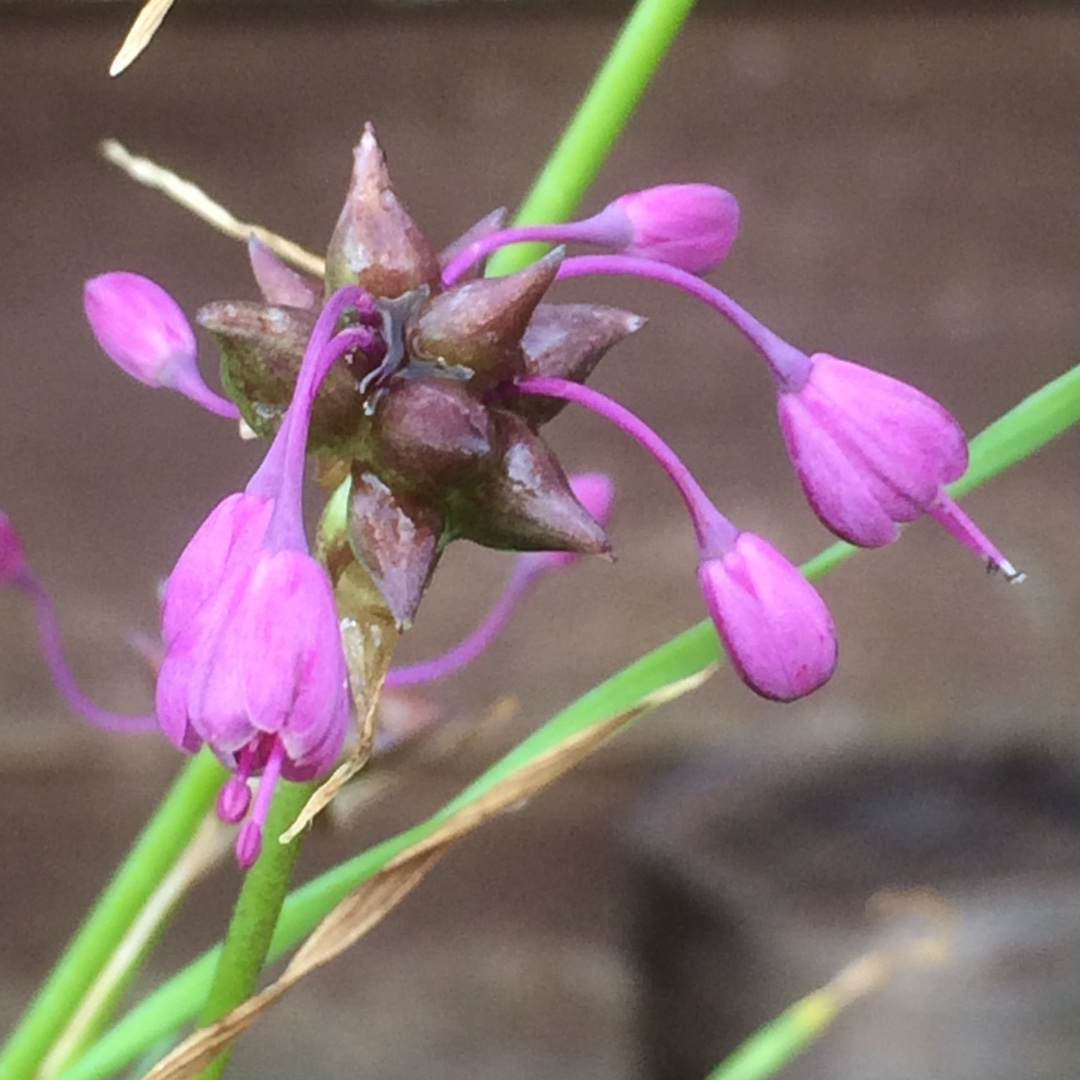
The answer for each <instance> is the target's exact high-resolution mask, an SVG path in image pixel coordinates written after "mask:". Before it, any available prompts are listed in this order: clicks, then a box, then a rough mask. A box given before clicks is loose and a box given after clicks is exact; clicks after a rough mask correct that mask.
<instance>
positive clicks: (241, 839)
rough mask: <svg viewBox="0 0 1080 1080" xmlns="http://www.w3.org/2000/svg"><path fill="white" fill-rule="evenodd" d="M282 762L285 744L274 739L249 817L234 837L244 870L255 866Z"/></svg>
mask: <svg viewBox="0 0 1080 1080" xmlns="http://www.w3.org/2000/svg"><path fill="white" fill-rule="evenodd" d="M284 762H285V744H284V743H283V742H282V741H281V739H279V738H276V737H275V738H274V745H273V747H272V748H271V750H270V757H269V758H268V759H267V762H266V767H265V768H264V769H263V774H262V777H261V778H260V780H259V788H258V791H257V792H256V793H255V800H254V804H253V806H252V808H251V817H249V818H248V820H247V821H246V822H244V824H243V825H242V826H241V827H240V833H239V835H238V836H237V837H236V861H237V862H238V863H239V864H240V866H241V868H242V869H244V870H248V869H250V868H251V867H252V866H254V865H255V861H256V860H257V859H258V857H259V854H260V852H261V851H262V843H263V826H264V825H265V824H266V815H267V814H268V813H269V812H270V804H271V803H272V802H273V799H274V790H275V789H276V787H277V782H278V780H279V779H280V777H281V766H282V765H283V764H284Z"/></svg>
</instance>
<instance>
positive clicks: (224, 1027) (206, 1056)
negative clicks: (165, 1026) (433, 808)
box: [144, 853, 439, 1080]
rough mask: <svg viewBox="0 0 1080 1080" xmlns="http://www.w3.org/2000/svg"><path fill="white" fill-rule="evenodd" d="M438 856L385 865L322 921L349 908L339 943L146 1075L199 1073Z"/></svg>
mask: <svg viewBox="0 0 1080 1080" xmlns="http://www.w3.org/2000/svg"><path fill="white" fill-rule="evenodd" d="M438 859H439V855H438V854H437V853H431V854H429V855H427V856H426V857H424V858H419V859H415V860H413V861H411V862H410V863H409V864H408V865H402V866H399V867H397V868H396V869H394V870H384V871H382V872H381V873H379V874H378V875H377V876H376V877H373V878H371V879H370V880H369V881H366V882H364V884H363V885H362V886H360V888H359V889H357V890H354V891H353V893H351V894H350V895H349V896H347V897H346V898H345V899H344V900H342V902H341V903H340V904H338V906H337V907H336V908H335V909H334V910H333V911H332V912H331V913H330V914H329V915H328V916H327V917H326V919H324V920H323V924H321V925H325V924H326V923H328V922H329V921H330V920H331V919H334V917H335V916H336V915H337V914H338V912H343V917H339V918H338V919H337V920H336V921H335V924H334V925H335V926H336V928H337V932H338V934H339V935H340V936H339V937H338V938H337V939H335V938H334V937H333V935H330V936H329V937H326V938H324V939H323V940H324V943H325V944H327V945H329V946H331V947H332V946H333V945H334V944H335V943H337V945H338V947H337V948H324V949H323V950H321V952H320V953H319V954H318V955H309V958H308V961H307V962H306V963H305V964H304V965H303V966H300V965H299V964H298V963H297V961H298V960H299V958H300V953H298V954H297V955H296V957H294V958H293V961H292V963H290V964H289V967H288V968H287V969H286V970H285V972H284V974H282V976H281V978H280V979H278V980H277V981H276V982H274V983H271V985H270V986H268V987H267V988H266V989H265V990H262V991H260V992H259V993H258V994H256V995H255V996H254V997H250V998H248V1000H247V1001H245V1002H244V1003H243V1004H242V1005H238V1006H237V1007H236V1008H235V1009H233V1010H232V1012H230V1013H228V1014H227V1015H226V1016H223V1017H222V1018H221V1019H220V1020H218V1021H217V1022H216V1023H214V1024H210V1025H209V1026H208V1027H205V1028H202V1029H201V1030H199V1031H196V1032H195V1033H194V1034H193V1035H191V1036H190V1037H189V1038H187V1039H185V1040H184V1041H183V1042H182V1043H181V1044H180V1045H179V1046H178V1047H176V1049H175V1050H173V1051H172V1053H171V1054H169V1055H168V1056H167V1057H165V1058H162V1060H161V1061H159V1062H158V1063H157V1064H156V1065H155V1066H154V1067H153V1068H152V1069H151V1070H150V1071H149V1072H148V1073H147V1074H146V1076H145V1077H144V1080H189V1078H191V1077H195V1076H198V1075H199V1073H201V1072H202V1071H203V1070H204V1069H205V1068H206V1067H207V1066H208V1065H210V1063H211V1062H212V1061H213V1060H214V1059H215V1058H217V1057H218V1056H219V1055H220V1054H221V1053H222V1052H223V1051H224V1050H226V1049H227V1048H228V1046H229V1044H230V1043H232V1042H233V1041H234V1040H235V1039H237V1038H238V1037H239V1036H240V1035H241V1034H243V1032H245V1031H246V1030H247V1029H248V1028H249V1027H251V1025H252V1023H254V1021H255V1020H256V1019H257V1018H258V1017H259V1016H260V1015H261V1014H262V1013H264V1012H266V1010H267V1009H269V1008H270V1007H271V1006H272V1005H274V1004H275V1003H276V1002H277V1001H279V1000H280V999H281V998H282V997H283V996H284V994H285V993H287V991H288V990H289V989H290V988H291V987H293V986H295V985H296V983H298V982H299V981H300V980H301V979H302V978H304V977H305V976H306V975H308V974H310V973H311V972H312V971H314V970H315V969H316V968H317V967H321V966H322V965H323V964H325V963H327V962H328V961H330V960H332V959H333V958H334V957H335V956H337V955H338V953H340V952H342V951H343V950H344V949H347V948H348V947H349V945H351V944H352V943H353V942H354V941H356V940H358V939H359V938H360V937H363V935H364V934H366V933H367V932H368V931H369V930H371V929H372V928H373V927H374V926H376V925H377V924H378V923H379V922H381V921H382V919H383V918H384V917H385V916H386V915H388V914H389V913H390V912H391V911H392V910H393V909H394V908H395V907H397V905H398V904H399V903H400V902H401V901H402V900H403V899H404V898H405V896H406V895H407V894H408V893H410V892H411V891H412V890H413V889H414V888H415V887H416V886H417V885H418V884H419V883H420V881H421V880H422V879H423V877H424V875H425V874H427V872H428V871H429V870H430V869H431V868H432V867H433V866H434V865H435V863H436V862H437V861H438ZM346 919H347V920H348V921H347V922H346ZM320 929H321V926H320ZM305 948H306V946H305Z"/></svg>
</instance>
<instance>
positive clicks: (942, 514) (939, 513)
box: [927, 489, 1027, 585]
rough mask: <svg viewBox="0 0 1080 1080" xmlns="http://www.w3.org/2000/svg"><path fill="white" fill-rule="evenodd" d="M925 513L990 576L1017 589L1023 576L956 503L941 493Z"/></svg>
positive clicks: (1024, 577) (1025, 577)
mask: <svg viewBox="0 0 1080 1080" xmlns="http://www.w3.org/2000/svg"><path fill="white" fill-rule="evenodd" d="M927 513H928V514H930V516H931V517H933V518H934V519H935V520H936V521H938V522H940V523H941V524H942V525H944V526H945V528H946V529H948V530H949V532H951V533H952V534H953V536H955V537H956V539H957V540H959V541H960V543H961V544H963V545H964V547H966V548H967V549H968V550H969V551H973V552H975V554H976V555H978V556H979V557H980V558H981V559H984V560H985V561H986V565H987V568H988V569H989V570H990V571H991V572H994V571H1000V572H1001V573H1002V574H1003V575H1004V577H1005V579H1006V580H1007V581H1008V582H1009V583H1010V584H1012V585H1019V584H1020V583H1021V582H1023V581H1025V580H1026V579H1027V574H1025V573H1023V571H1021V570H1017V569H1016V567H1015V566H1013V564H1012V563H1011V562H1009V560H1008V559H1006V558H1005V556H1004V555H1003V554H1002V553H1001V551H1000V549H999V548H998V547H997V545H996V544H994V542H993V541H992V540H991V539H990V538H989V537H988V536H987V535H986V534H985V533H984V532H983V531H982V529H980V528H979V526H978V525H976V524H975V522H974V521H972V520H971V518H970V517H969V516H968V515H967V514H966V513H965V512H964V510H963V509H961V507H960V505H959V503H957V502H956V500H955V499H954V498H953V497H952V496H951V495H949V494H948V493H947V492H946V491H945V490H944V489H942V490H941V491H940V492H939V493H938V496H937V498H936V499H935V500H934V502H933V504H932V505H931V506H930V507H929V509H928V510H927Z"/></svg>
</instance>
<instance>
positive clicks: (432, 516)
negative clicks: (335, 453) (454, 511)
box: [347, 466, 443, 630]
mask: <svg viewBox="0 0 1080 1080" xmlns="http://www.w3.org/2000/svg"><path fill="white" fill-rule="evenodd" d="M347 528H348V533H349V543H350V546H351V547H352V550H353V554H354V555H355V556H356V558H357V560H358V561H359V562H360V564H361V566H363V568H364V569H365V570H366V571H367V572H368V574H369V575H370V576H371V579H372V581H374V582H375V585H376V587H377V588H378V589H379V591H380V592H381V593H382V595H383V598H384V599H385V601H386V605H387V607H388V608H389V609H390V613H391V615H392V616H393V618H394V622H395V624H396V625H397V628H398V629H399V630H405V629H407V628H408V627H409V626H411V625H412V621H413V619H414V618H415V616H416V610H417V608H418V607H419V606H420V601H421V600H422V599H423V596H424V590H425V589H426V588H427V584H428V581H429V580H430V579H431V575H432V573H433V572H434V569H435V565H436V563H437V562H438V560H439V555H440V554H441V551H442V548H441V539H442V532H443V522H442V516H441V514H440V513H439V512H438V511H436V510H434V509H432V508H430V507H427V506H423V505H421V504H420V503H419V501H416V500H412V499H410V498H409V497H407V496H403V495H399V494H397V493H395V492H393V491H391V490H390V488H389V487H388V486H387V485H386V484H385V483H384V482H383V481H382V480H380V479H379V477H377V476H376V475H375V474H374V473H371V472H368V471H367V470H365V469H364V468H362V467H359V466H358V467H356V468H354V469H353V474H352V489H351V492H350V495H349V507H348V511H347Z"/></svg>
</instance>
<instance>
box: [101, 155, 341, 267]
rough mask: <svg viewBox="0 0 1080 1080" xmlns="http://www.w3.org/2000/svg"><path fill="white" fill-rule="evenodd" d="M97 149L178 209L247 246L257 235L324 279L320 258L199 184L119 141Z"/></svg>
mask: <svg viewBox="0 0 1080 1080" xmlns="http://www.w3.org/2000/svg"><path fill="white" fill-rule="evenodd" d="M98 150H99V151H100V153H101V156H102V157H103V158H105V160H106V161H108V162H110V163H111V164H113V165H115V166H116V167H117V168H118V169H120V170H121V171H122V172H124V173H126V174H127V175H128V176H130V177H131V179H132V180H134V181H136V182H137V183H139V184H143V185H144V186H145V187H148V188H153V189H154V190H155V191H160V192H161V193H162V194H163V195H165V196H167V197H168V198H170V199H172V201H173V202H174V203H176V204H177V205H178V206H182V207H183V208H184V209H185V210H187V211H189V212H190V213H192V214H194V215H195V216H196V217H197V218H200V219H201V220H202V221H205V222H206V223H207V225H211V226H213V228H215V229H217V230H218V232H221V233H224V234H225V235H226V236H228V237H231V238H232V239H233V240H240V241H242V242H243V243H245V244H246V243H247V241H248V238H249V237H250V236H251V235H252V234H253V233H254V235H255V236H257V237H258V238H259V239H260V240H261V241H262V242H263V243H264V244H265V245H266V246H267V247H268V248H271V249H272V250H273V251H274V252H275V253H276V254H278V255H279V256H280V257H281V258H282V259H284V260H285V261H286V262H287V263H291V264H292V265H293V266H295V267H296V268H297V269H298V270H302V271H304V273H306V274H313V275H314V276H315V277H318V278H321V277H322V276H323V270H324V268H325V265H326V264H325V262H324V261H323V260H322V259H321V258H319V256H318V255H315V254H313V253H312V252H310V251H307V250H306V249H305V248H302V247H301V246H300V245H299V244H294V243H293V241H292V240H288V239H286V238H285V237H284V236H279V235H278V234H277V233H275V232H271V231H270V230H269V229H267V228H264V227H263V226H262V225H256V224H255V223H254V222H251V221H241V220H240V218H238V217H236V216H235V215H234V214H232V213H230V212H229V211H228V210H226V209H225V207H224V206H222V205H221V203H219V202H215V201H214V200H213V199H211V198H210V196H209V195H207V194H206V192H205V191H203V189H202V188H200V187H199V186H198V185H197V184H193V183H192V182H191V181H190V180H185V179H184V178H183V177H182V176H178V175H177V174H176V173H174V172H173V171H172V170H171V169H166V168H165V167H164V166H163V165H158V164H157V162H154V161H151V160H150V159H149V158H146V157H139V156H137V155H135V154H132V153H131V152H130V151H129V150H128V149H127V147H125V146H124V145H123V144H122V143H120V142H117V140H116V139H104V140H103V141H102V142H101V144H100V145H99V146H98Z"/></svg>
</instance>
